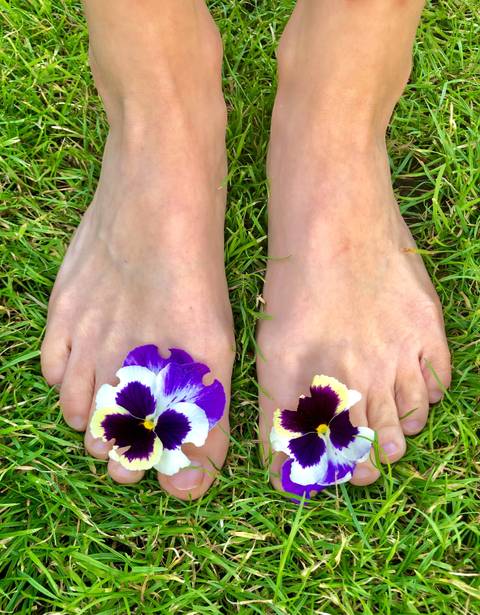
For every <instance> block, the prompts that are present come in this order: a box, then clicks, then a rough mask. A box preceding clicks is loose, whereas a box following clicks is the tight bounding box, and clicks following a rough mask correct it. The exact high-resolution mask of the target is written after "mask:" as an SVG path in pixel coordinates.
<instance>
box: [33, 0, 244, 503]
mask: <svg viewBox="0 0 480 615" xmlns="http://www.w3.org/2000/svg"><path fill="white" fill-rule="evenodd" d="M147 4H148V3H145V4H143V5H142V6H143V9H142V10H146V6H147ZM199 5H200V4H199ZM90 7H91V8H90V11H89V10H88V5H87V16H88V17H89V22H90V29H91V39H92V47H93V49H94V55H92V70H93V72H94V76H95V79H96V83H97V86H98V88H99V91H100V93H101V95H102V97H103V99H104V102H105V105H106V109H107V114H108V117H109V121H110V125H111V130H110V134H109V136H108V140H107V144H106V148H105V154H104V159H103V166H102V172H101V177H100V181H99V184H98V187H97V191H96V193H95V196H94V199H93V202H92V203H91V205H90V207H89V208H88V210H87V212H86V213H85V215H84V217H83V219H82V222H81V224H80V227H79V228H78V230H77V232H76V233H75V236H74V238H73V240H72V243H71V245H70V247H69V249H68V252H67V255H66V257H65V260H64V262H63V265H62V267H61V270H60V273H59V274H58V278H57V281H56V283H55V287H54V289H53V292H52V296H51V300H50V306H49V314H48V327H47V332H46V336H45V340H44V343H43V347H42V369H43V373H44V376H45V378H46V379H47V380H48V382H49V383H50V384H56V385H59V386H60V404H61V407H62V411H63V414H64V416H65V420H66V421H67V423H68V424H69V425H71V426H72V427H73V428H74V429H77V430H81V431H84V430H85V429H86V428H87V423H88V420H89V415H90V413H91V411H92V410H93V408H94V400H95V394H96V390H97V389H98V388H99V387H100V385H102V384H103V383H111V384H115V383H116V379H115V372H116V371H117V370H118V369H119V368H120V367H121V364H122V360H123V358H124V357H125V355H126V354H127V352H128V351H129V350H130V349H132V348H133V347H135V346H139V345H142V344H148V343H150V344H152V343H153V344H156V345H158V346H159V348H160V349H161V351H162V353H163V354H164V356H168V348H170V347H176V348H183V349H185V350H186V351H188V352H189V353H190V354H191V355H192V356H193V357H194V358H195V360H198V361H201V362H203V363H206V364H207V365H208V366H209V367H210V368H211V370H212V373H213V375H214V376H215V377H216V378H218V379H219V380H220V381H221V382H222V384H223V386H224V388H225V391H226V394H227V399H228V397H229V392H230V378H231V369H232V362H233V357H234V340H233V329H232V318H231V310H230V305H229V301H228V291H227V285H226V280H225V273H224V267H223V219H224V207H225V189H224V187H222V182H223V181H224V177H225V175H226V156H225V145H224V131H225V120H226V118H225V106H224V103H223V98H222V95H221V89H220V63H221V48H220V43H219V40H218V38H217V35H216V32H214V30H213V24H212V23H210V21H209V20H210V16H209V15H208V13H207V12H206V9H205V7H203V8H204V11H205V14H204V13H203V12H202V11H201V10H200V17H199V18H200V19H203V20H205V25H204V27H205V28H206V29H207V31H208V33H209V36H210V37H211V38H212V45H211V46H210V47H209V46H208V45H207V46H205V45H204V47H203V48H202V49H201V50H196V54H195V59H194V60H192V59H191V54H190V57H189V58H188V63H187V62H183V61H182V58H181V57H180V58H179V57H178V54H177V55H175V53H174V52H175V48H174V47H175V41H170V40H169V39H168V37H166V36H164V32H163V31H161V28H162V19H158V29H157V28H155V27H153V26H152V27H150V26H149V29H147V30H148V32H149V33H150V36H146V35H145V36H144V35H143V34H142V37H143V38H142V37H140V38H139V39H138V40H140V39H142V41H143V43H142V44H144V45H145V49H143V50H139V49H138V45H137V46H135V45H134V44H133V41H131V42H129V43H128V44H127V41H126V39H127V37H128V36H131V37H132V36H133V37H135V30H134V29H133V31H132V29H131V30H129V32H128V33H127V32H123V31H122V29H121V28H122V27H123V26H122V23H124V22H125V18H126V16H127V13H128V11H129V10H130V9H129V7H128V3H126V2H123V1H122V2H119V3H118V5H117V7H118V10H119V14H117V15H115V19H114V21H115V20H116V19H118V21H119V23H118V24H117V23H116V22H115V24H114V25H112V24H109V26H108V27H109V28H110V33H109V36H110V40H111V38H112V37H115V36H117V37H118V40H119V41H121V42H119V47H118V48H116V49H115V52H114V55H112V54H111V53H110V51H109V50H107V51H105V49H104V48H103V47H102V45H101V44H100V43H99V38H100V37H101V34H105V32H101V33H99V32H98V30H99V29H102V28H105V23H101V18H102V17H103V16H102V15H98V14H97V13H98V12H100V13H101V12H102V10H103V8H102V7H101V6H100V5H98V4H96V5H94V4H90ZM92 7H93V8H92ZM171 9H172V11H173V12H174V13H175V17H174V18H173V19H176V18H179V16H178V13H181V12H182V11H176V7H175V5H174V3H172V5H171ZM142 10H140V9H139V11H138V12H137V8H136V9H135V11H134V12H135V14H134V15H133V14H132V15H130V19H131V20H133V21H135V20H139V21H140V23H138V24H137V25H136V27H138V28H139V29H141V30H142V32H143V26H142V23H141V21H142V19H143V18H145V19H147V18H149V17H152V16H151V15H149V14H145V15H143V14H142ZM122 11H123V13H122ZM162 11H164V13H165V12H166V11H167V9H166V6H164V7H163V8H162ZM167 12H168V11H167ZM124 13H125V14H124ZM110 17H111V15H110ZM157 17H158V16H156V18H157ZM197 18H198V15H197ZM115 28H117V29H118V30H119V31H116V30H115ZM138 34H139V33H138ZM174 34H175V32H172V33H170V36H173V35H174ZM191 39H192V41H193V43H192V44H195V43H197V42H198V41H196V40H195V38H194V37H191ZM159 41H163V44H164V47H161V48H159ZM122 45H123V46H122ZM169 45H170V46H169ZM182 45H183V43H182ZM177 46H178V45H177ZM184 46H187V47H188V45H187V44H185V45H184ZM167 47H168V49H167ZM97 50H99V51H98V53H97ZM187 51H188V50H187ZM187 51H185V57H187V55H188V54H187ZM121 53H124V55H125V58H124V62H123V65H122V71H123V72H122V74H121V75H119V74H118V70H117V71H116V69H115V67H112V66H111V64H112V62H118V60H119V57H118V56H119V55H120V54H121ZM129 53H130V54H131V55H132V56H133V58H131V61H130V58H129V57H127V56H128V54H129ZM120 59H121V58H120ZM207 60H208V61H207ZM132 62H133V64H132ZM129 71H130V73H129ZM182 71H183V72H182ZM172 75H174V77H175V80H176V81H175V83H173V82H172V79H173V77H172ZM114 76H115V78H116V79H117V81H116V82H115V83H113V82H112V80H113V78H114ZM129 88H130V90H129ZM142 88H144V93H145V99H142V96H143V94H142V91H143V90H142ZM126 90H128V91H129V92H133V96H130V94H129V95H128V96H126V95H125V91H126ZM193 92H195V96H193V95H192V94H193ZM139 93H140V99H139V98H138V94H139ZM228 430H229V424H228V408H226V410H225V418H224V419H223V420H222V421H221V423H220V424H219V425H217V427H215V429H214V430H212V432H211V433H210V435H209V437H208V440H207V443H206V444H205V446H204V447H202V448H197V447H195V446H193V445H189V446H190V449H188V448H187V449H186V452H187V454H188V455H189V456H190V457H191V458H192V459H193V460H194V462H195V465H196V466H201V467H202V468H203V470H200V469H199V470H185V471H182V472H180V473H178V474H177V475H174V476H172V477H167V476H164V475H159V480H160V483H161V485H162V486H163V487H164V488H165V489H166V490H167V491H169V492H170V493H172V494H174V495H176V496H177V497H180V498H183V499H185V498H188V497H193V498H195V497H198V496H200V495H201V494H202V493H204V492H205V491H206V489H207V488H208V487H209V486H210V484H211V483H212V481H213V479H214V477H215V472H216V468H220V467H221V466H222V464H223V461H224V459H225V455H226V451H227V446H228V433H229V431H228ZM85 446H86V449H87V451H88V452H89V453H90V454H91V455H93V456H95V457H97V458H101V459H106V458H107V457H108V452H109V448H110V447H109V445H108V444H105V443H103V442H102V441H101V440H95V439H93V437H92V435H91V434H90V432H89V430H87V433H86V436H85ZM108 470H109V473H110V474H111V476H112V477H113V478H114V479H115V480H116V481H118V482H121V483H131V482H136V481H138V480H140V478H141V477H142V475H143V472H132V471H128V470H125V469H124V468H123V467H122V466H120V465H119V464H118V463H116V462H114V461H113V460H110V461H109V466H108Z"/></svg>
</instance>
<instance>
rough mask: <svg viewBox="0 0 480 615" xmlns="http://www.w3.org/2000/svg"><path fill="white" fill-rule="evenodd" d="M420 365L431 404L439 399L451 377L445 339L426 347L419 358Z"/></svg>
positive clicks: (448, 352)
mask: <svg viewBox="0 0 480 615" xmlns="http://www.w3.org/2000/svg"><path fill="white" fill-rule="evenodd" d="M420 366H421V369H422V373H423V378H424V380H425V384H426V387H427V391H428V397H429V401H430V403H431V404H435V403H437V402H438V401H440V400H441V399H442V397H443V395H444V393H445V390H446V389H447V388H448V387H449V386H450V381H451V378H452V374H451V361H450V351H449V350H448V346H447V342H446V340H445V341H444V342H442V343H441V344H437V345H436V346H432V347H430V348H426V349H425V351H424V352H423V353H422V356H421V358H420Z"/></svg>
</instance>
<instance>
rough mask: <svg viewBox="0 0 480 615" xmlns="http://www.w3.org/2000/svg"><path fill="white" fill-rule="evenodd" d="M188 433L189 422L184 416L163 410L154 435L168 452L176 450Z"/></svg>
mask: <svg viewBox="0 0 480 615" xmlns="http://www.w3.org/2000/svg"><path fill="white" fill-rule="evenodd" d="M189 431H190V421H189V420H188V418H187V417H186V416H185V415H184V414H180V412H176V411H175V410H165V412H163V413H162V414H161V415H160V416H159V417H158V421H157V425H156V427H155V433H156V434H157V436H158V437H159V438H160V440H161V441H162V444H163V447H164V448H166V449H168V450H173V449H175V448H178V447H179V446H180V445H181V444H182V443H183V441H184V440H185V438H186V437H187V434H188V432H189Z"/></svg>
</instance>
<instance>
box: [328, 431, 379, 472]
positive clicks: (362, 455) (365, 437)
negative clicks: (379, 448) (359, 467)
mask: <svg viewBox="0 0 480 615" xmlns="http://www.w3.org/2000/svg"><path fill="white" fill-rule="evenodd" d="M374 438H375V432H374V431H373V429H370V428H369V427H358V435H357V436H355V438H354V440H353V442H351V443H350V444H349V445H348V446H345V447H344V448H341V449H337V448H335V447H334V446H333V445H332V444H331V445H330V446H331V448H332V449H333V450H334V451H335V452H336V453H337V454H338V455H340V457H344V458H345V459H347V460H348V461H350V462H355V463H359V462H360V461H365V460H366V459H368V456H369V454H370V449H371V447H372V444H373V440H374Z"/></svg>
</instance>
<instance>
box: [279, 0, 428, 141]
mask: <svg viewBox="0 0 480 615" xmlns="http://www.w3.org/2000/svg"><path fill="white" fill-rule="evenodd" d="M421 2H422V0H415V2H413V3H412V5H411V6H412V7H413V9H415V10H414V11H413V13H414V14H410V13H408V14H406V13H404V11H403V10H402V8H401V7H400V5H399V4H397V3H394V2H386V0H381V2H379V0H370V1H365V2H364V3H361V5H362V6H363V7H364V9H365V10H363V9H362V8H361V7H358V6H356V5H355V4H351V3H343V2H339V3H338V4H337V5H336V6H335V7H333V5H331V4H330V3H328V2H324V1H322V0H315V1H313V0H312V1H311V2H309V1H308V0H304V1H303V2H299V3H297V6H296V8H295V11H294V14H293V15H292V18H291V19H290V22H289V23H288V25H287V27H286V29H285V32H284V33H283V35H282V38H281V40H280V44H279V47H278V53H277V57H278V76H279V87H278V99H277V104H276V113H277V115H281V109H282V107H283V108H284V110H285V112H287V113H288V114H289V116H290V118H289V121H290V122H291V120H292V114H293V119H294V120H295V117H296V116H298V117H299V118H305V119H307V121H308V122H309V123H311V124H313V125H314V126H315V125H319V126H320V130H321V131H322V133H325V131H328V129H329V126H330V127H332V126H334V127H335V132H336V133H337V134H338V133H342V132H343V134H344V136H345V139H347V140H349V139H350V137H351V135H353V136H354V137H356V139H357V141H358V142H359V143H365V144H366V145H368V144H369V143H370V142H372V141H373V142H381V141H383V139H384V136H385V132H386V129H387V127H388V123H389V120H390V117H391V115H392V113H393V110H394V107H395V105H396V103H397V101H398V99H399V98H400V96H401V94H402V92H403V90H404V88H405V85H406V84H407V81H408V78H409V75H410V71H411V65H412V53H411V51H412V44H413V37H414V34H415V26H416V23H417V21H416V20H417V18H418V15H417V13H418V7H419V6H420V4H421ZM414 5H415V6H414ZM409 10H410V12H412V10H411V9H409ZM402 20H404V24H403V26H404V27H403V30H402V28H401V26H402ZM397 21H398V22H399V23H397ZM398 28H400V32H399V33H398V38H399V40H398V41H396V40H391V39H392V36H391V35H389V34H388V33H389V32H391V31H395V30H396V29H398ZM393 38H394V39H395V37H393ZM333 136H335V135H332V137H333ZM339 136H340V135H339Z"/></svg>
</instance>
